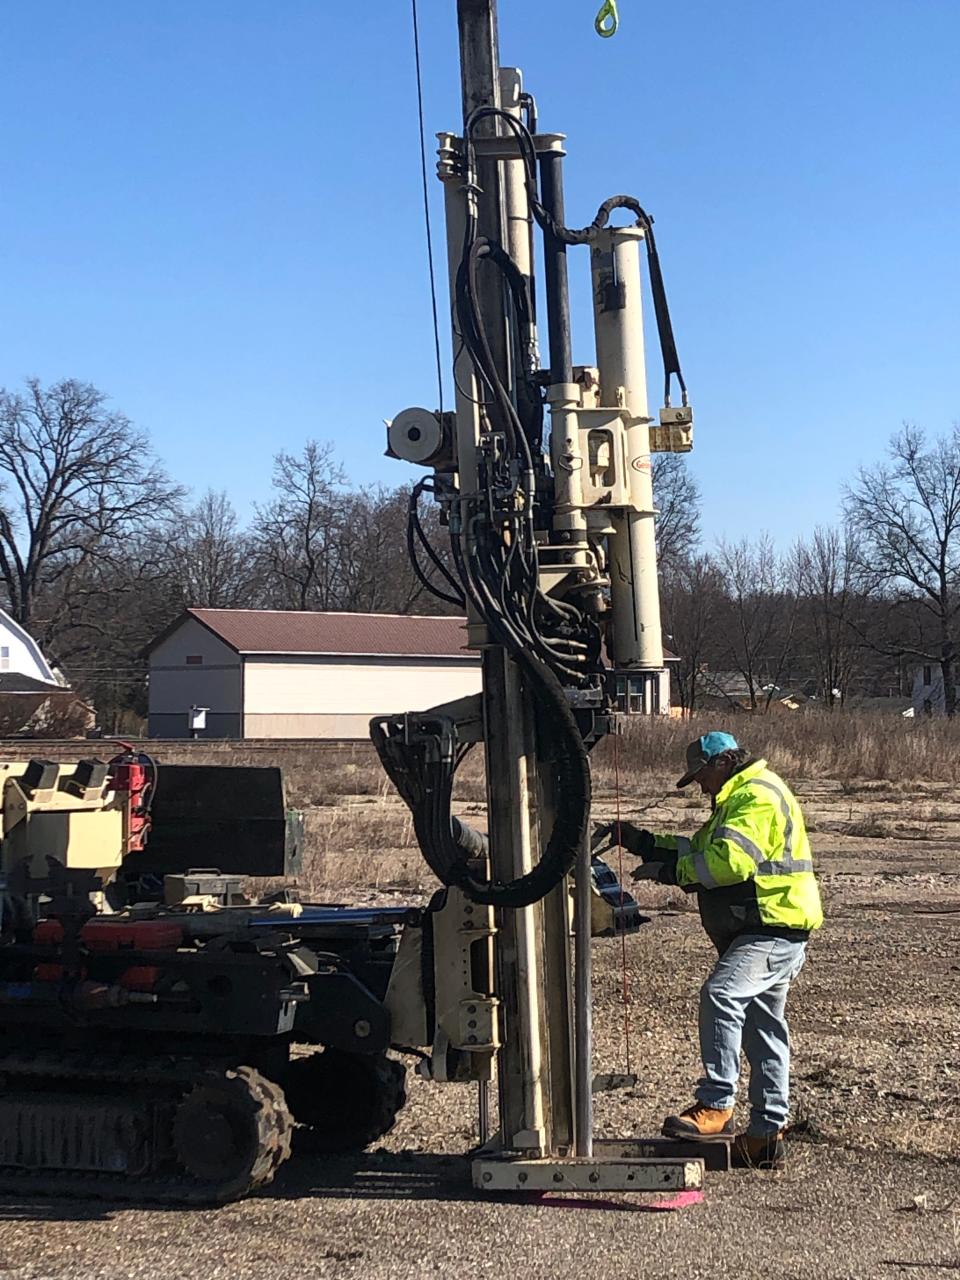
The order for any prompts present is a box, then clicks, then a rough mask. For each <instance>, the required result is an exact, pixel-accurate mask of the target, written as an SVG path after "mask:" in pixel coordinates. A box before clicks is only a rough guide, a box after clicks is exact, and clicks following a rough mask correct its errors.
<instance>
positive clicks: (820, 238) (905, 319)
mask: <svg viewBox="0 0 960 1280" xmlns="http://www.w3.org/2000/svg"><path fill="white" fill-rule="evenodd" d="M500 7H501V58H502V61H503V62H504V64H509V63H514V64H517V65H519V66H521V67H522V68H523V70H524V73H525V78H526V83H527V87H528V88H530V89H531V90H532V91H533V92H534V93H535V94H536V96H537V99H538V103H539V108H540V122H541V127H542V128H544V129H547V130H557V131H562V132H565V133H566V134H567V135H568V137H569V153H570V159H569V161H568V166H567V170H568V172H567V179H568V190H567V209H568V215H569V221H571V222H576V223H578V224H582V223H583V222H586V221H588V220H589V219H590V218H592V216H593V213H594V211H595V209H596V206H597V205H598V204H599V202H600V201H601V200H602V199H603V198H604V197H605V196H607V195H609V194H612V193H614V192H620V191H628V192H631V193H634V194H636V195H638V196H639V197H640V199H641V200H642V201H643V203H644V205H645V206H646V207H647V208H648V209H649V210H650V211H651V212H653V214H654V215H655V217H656V221H657V231H658V244H659V247H660V252H661V257H662V259H663V265H664V271H665V274H666V280H667V287H668V291H669V294H670V299H671V304H672V308H673V314H674V325H675V329H676V332H677V336H678V341H679V345H680V352H681V357H682V359H683V363H684V370H685V373H686V377H687V382H688V384H689V386H690V389H691V393H692V398H693V402H694V406H695V410H696V415H697V445H696V452H695V454H694V456H693V459H692V466H693V469H694V472H695V474H696V476H697V479H698V480H699V483H700V485H701V488H702V490H703V495H704V525H705V531H706V533H707V535H708V536H709V537H711V538H712V537H715V536H720V535H725V536H728V537H739V536H741V535H744V534H749V533H753V532H756V531H757V530H760V529H765V530H768V531H770V532H771V533H772V534H773V535H774V536H775V537H776V539H777V541H778V542H780V543H781V544H783V545H786V544H787V543H789V542H790V541H791V540H792V539H793V538H794V537H795V536H796V535H797V534H799V533H801V532H802V531H803V530H804V529H806V528H809V527H810V526H811V525H812V524H814V523H817V522H823V521H829V520H831V519H832V518H833V517H834V515H835V513H836V510H837V504H838V496H839V491H840V486H841V483H842V480H843V479H844V478H845V477H848V476H850V475H851V474H852V473H853V471H854V470H855V468H856V467H857V465H858V464H860V463H862V462H870V461H872V460H874V459H876V458H877V457H878V456H879V455H880V453H881V452H882V450H883V447H884V443H885V441H886V440H887V438H888V437H889V435H890V434H891V432H892V431H894V430H895V429H896V428H897V427H898V425H899V424H900V423H901V421H903V420H904V419H909V420H911V421H915V422H918V423H920V424H921V425H924V426H926V427H927V428H928V429H930V430H932V431H942V430H944V429H946V428H947V427H949V425H950V424H951V422H952V421H953V420H954V419H956V418H957V417H960V396H958V386H957V349H958V304H957V299H958V296H960V266H958V263H960V255H958V252H957V245H956V235H957V233H956V223H957V215H958V209H960V176H958V175H960V165H958V157H957V138H958V136H960V128H958V126H960V120H958V116H960V90H958V87H957V84H958V82H957V77H956V51H957V48H958V45H960V5H957V3H956V0H911V2H910V3H905V2H904V0H832V2H831V0H809V2H808V3H807V4H805V5H787V4H785V3H783V2H782V0H762V2H761V0H730V2H729V3H727V4H725V5H718V4H717V3H716V0H711V2H710V3H707V0H620V12H621V30H620V33H619V34H618V35H617V36H616V37H615V38H614V39H612V40H600V39H598V38H597V37H596V36H595V35H594V34H593V29H592V21H593V13H594V10H595V8H596V4H595V3H594V0H551V2H550V3H549V4H548V3H543V2H537V3H532V2H531V0H501V3H500ZM420 8H421V22H422V26H423V57H424V74H425V80H426V86H425V87H426V116H427V127H428V130H429V132H430V135H431V139H430V141H431V151H432V134H433V132H434V131H436V130H438V129H442V128H448V127H451V128H453V127H456V126H457V124H458V118H459V83H458V68H457V61H456V49H457V46H456V24H455V4H454V0H420ZM0 39H2V46H3V66H4V74H3V77H2V81H0V120H2V121H3V124H2V125H0V142H2V170H0V174H2V176H0V281H2V285H0V383H2V384H5V385H7V386H10V385H11V384H16V383H18V382H19V381H20V380H21V379H22V378H23V377H24V376H26V375H28V374H36V375H38V376H39V377H41V378H42V379H44V380H52V379H55V378H58V377H63V376H71V377H77V378H81V379H84V380H88V381H91V382H94V383H95V384H97V385H98V386H99V387H101V388H102V389H104V390H106V391H107V392H109V393H110V395H111V396H112V397H113V400H114V403H115V405H116V407H118V408H120V409H122V410H123V411H124V412H126V413H127V414H129V415H130V416H131V417H132V418H133V419H135V420H136V421H137V422H138V423H139V424H141V425H142V426H143V427H145V428H147V429H148V430H149V432H150V434H151V436H152V438H153V440H154V443H155V446H156V448H157V450H158V452H159V453H160V455H161V456H162V457H163V459H164V460H165V462H166V464H167V465H168V467H169V468H170V470H171V471H172V472H173V473H174V475H175V476H177V478H178V479H180V480H182V481H184V482H186V483H188V484H191V485H193V486H194V487H195V488H196V489H197V490H198V491H200V490H203V489H204V488H206V487H208V486H212V487H214V488H225V489H227V490H228V492H229V493H230V494H231V496H232V497H233V498H234V500H235V502H236V503H237V505H238V507H239V508H240V510H241V512H242V513H246V512H248V511H249V509H250V506H251V504H252V503H253V502H255V501H257V500H260V499H262V498H264V497H266V496H267V492H268V488H269V472H270V465H271V458H272V455H273V454H274V453H275V452H276V450H277V449H278V448H288V449H293V450H296V449H298V448H299V447H300V445H301V444H302V442H303V441H304V440H305V439H306V438H308V437H311V436H313V437H316V438H319V439H329V440H333V441H335V443H336V445H337V448H338V450H339V452H340V455H341V457H342V459H343V461H344V464H345V466H346V468H347V470H348V473H349V475H350V477H351V479H352V480H354V481H355V482H358V483H361V482H374V481H382V482H384V483H388V484H394V483H400V482H401V480H402V479H405V478H406V475H405V469H404V468H403V467H401V466H400V464H397V463H391V462H389V461H388V460H386V459H384V458H383V457H382V456H381V454H382V449H383V428H382V422H381V420H382V419H383V418H385V417H391V416H392V415H393V414H394V413H395V412H396V411H397V410H399V409H400V408H403V407H404V406H406V405H408V404H417V403H427V404H430V405H433V404H434V401H435V394H434V392H435V374H434V367H433V356H432V332H431V322H430V311H429V300H428V294H427V289H426V266H425V254H424V236H423V224H422V210H421V205H420V173H419V153H418V149H417V148H418V143H417V130H416V104H415V96H414V75H413V54H412V42H411V27H410V8H409V4H408V3H407V0H389V3H388V2H386V0H367V3H365V4H359V3H353V4H341V3H332V2H330V0H312V3H307V2H305V0H275V2H274V3H267V2H266V0H230V3H226V0H164V3H163V4H159V3H155V4H144V3H139V4H135V3H130V0H89V2H88V3H85V4H76V3H69V2H68V0H29V2H28V0H6V3H5V4H3V5H2V6H0ZM431 187H432V188H433V196H434V199H435V206H434V207H435V213H436V223H437V226H438V229H439V226H440V204H439V196H440V190H439V184H438V183H436V182H432V183H431ZM571 271H572V273H573V274H574V277H575V278H576V277H579V283H578V284H577V286H576V289H575V297H576V299H577V301H578V303H579V310H578V315H577V317H576V318H575V338H576V340H577V350H576V352H575V358H576V359H578V360H579V361H582V362H588V361H589V360H590V359H591V358H592V357H591V353H590V350H589V339H590V321H589V315H588V314H586V313H585V312H584V310H583V299H584V292H583V288H582V282H583V281H584V280H585V278H586V275H587V273H588V263H587V260H586V254H585V252H583V251H581V252H580V253H579V254H577V253H576V252H574V253H573V254H572V256H571ZM652 345H653V344H652V342H651V357H652V356H653V351H652ZM658 387H659V375H658V372H657V368H656V364H655V362H654V361H653V359H652V358H651V389H652V393H653V395H657V394H658V391H657V388H658Z"/></svg>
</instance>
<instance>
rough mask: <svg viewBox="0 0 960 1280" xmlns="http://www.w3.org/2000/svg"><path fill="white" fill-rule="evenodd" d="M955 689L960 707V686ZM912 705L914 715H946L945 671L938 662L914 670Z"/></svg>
mask: <svg viewBox="0 0 960 1280" xmlns="http://www.w3.org/2000/svg"><path fill="white" fill-rule="evenodd" d="M954 687H955V690H956V694H955V696H956V700H957V705H958V706H960V686H954ZM910 703H911V705H912V708H913V713H914V715H917V716H923V715H926V716H943V715H946V713H947V702H946V698H945V697H944V690H943V671H942V670H941V669H940V664H939V663H938V662H927V663H924V665H923V666H922V667H917V668H916V669H915V670H914V673H913V687H912V689H911V691H910Z"/></svg>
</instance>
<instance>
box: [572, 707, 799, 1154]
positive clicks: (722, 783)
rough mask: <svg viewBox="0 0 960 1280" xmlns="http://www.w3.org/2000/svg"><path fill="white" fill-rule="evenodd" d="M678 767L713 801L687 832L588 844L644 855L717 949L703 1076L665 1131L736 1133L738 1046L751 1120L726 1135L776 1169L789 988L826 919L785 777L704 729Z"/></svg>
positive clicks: (614, 833) (704, 1020) (609, 831)
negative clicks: (685, 895) (692, 897)
mask: <svg viewBox="0 0 960 1280" xmlns="http://www.w3.org/2000/svg"><path fill="white" fill-rule="evenodd" d="M686 763H687V767H686V770H685V772H684V774H683V777H682V778H681V779H680V780H679V781H678V783H677V786H678V787H687V786H689V785H690V783H691V782H697V783H698V784H699V786H700V790H701V791H702V792H703V794H704V795H707V796H709V797H710V799H711V805H712V811H711V814H710V817H709V819H708V820H707V822H705V823H704V825H703V826H702V827H701V828H700V830H699V831H698V832H697V833H696V835H694V836H692V837H690V838H689V839H688V838H687V837H685V836H676V835H655V834H653V833H652V832H650V831H644V830H641V829H639V828H638V827H636V826H634V825H633V824H632V823H628V822H624V823H620V824H616V823H611V824H608V825H606V826H605V827H601V828H600V829H599V830H598V831H597V832H596V833H595V838H594V847H598V846H599V845H600V844H601V843H603V841H604V840H606V839H610V838H612V840H613V842H615V843H619V844H620V845H622V846H623V848H625V849H626V850H627V851H628V852H630V853H633V854H635V855H636V856H638V857H639V858H641V859H642V863H643V865H642V866H641V867H639V868H638V869H637V870H636V871H635V872H634V873H633V878H634V879H655V880H657V881H659V882H660V883H661V884H676V885H680V886H681V888H683V889H685V890H687V891H689V892H695V893H696V894H697V899H698V902H699V907H700V919H701V921H702V923H703V927H704V929H705V930H706V931H707V933H708V934H709V936H710V939H711V941H712V942H713V943H714V945H715V946H716V948H717V951H718V953H719V959H718V960H717V963H716V965H715V966H714V969H713V972H712V973H711V974H710V976H709V978H708V979H707V981H706V982H705V983H704V985H703V988H702V990H701V992H700V1053H701V1056H702V1059H703V1076H702V1078H701V1080H700V1082H699V1084H698V1085H697V1087H696V1089H695V1091H694V1096H695V1102H694V1104H693V1105H692V1106H690V1107H688V1108H687V1109H686V1110H685V1111H683V1112H681V1113H680V1115H676V1116H669V1117H668V1118H667V1119H666V1121H665V1122H664V1125H663V1132H664V1134H665V1135H666V1136H668V1137H672V1138H691V1137H692V1138H701V1139H702V1138H722V1137H726V1136H727V1135H728V1134H731V1133H732V1132H733V1107H734V1102H735V1100H736V1094H737V1083H738V1080H739V1075H740V1050H741V1045H742V1047H743V1049H744V1051H745V1053H746V1057H747V1062H748V1063H749V1066H750V1085H749V1098H750V1122H749V1125H748V1127H747V1129H746V1131H745V1132H744V1133H742V1134H739V1135H737V1136H736V1137H735V1139H734V1143H733V1159H734V1163H735V1164H737V1165H738V1166H741V1167H743V1166H750V1167H755V1168H778V1167H780V1166H781V1165H782V1164H783V1162H784V1147H783V1131H784V1128H785V1126H786V1122H787V1114H788V1104H789V1072H790V1036H789V1032H788V1029H787V1022H786V1017H785V1007H786V1000H787V992H788V990H789V987H790V983H791V982H792V981H793V980H794V978H796V976H797V974H798V973H799V972H800V969H801V967H802V966H803V962H804V955H805V951H806V945H807V939H808V938H809V937H810V934H811V932H812V931H813V930H814V929H816V928H818V927H819V926H820V924H821V923H822V921H823V912H822V910H821V906H820V893H819V890H818V888H817V882H816V879H815V877H814V874H813V861H812V858H811V852H810V844H809V842H808V840H807V833H806V829H805V827H804V822H803V815H802V813H801V812H800V806H799V804H798V803H797V800H796V798H795V797H794V795H793V793H792V792H791V791H790V789H789V787H788V786H787V784H786V783H785V782H784V781H783V780H782V779H781V778H779V777H778V776H777V775H776V774H775V773H774V772H773V771H772V770H771V769H768V768H767V762H766V760H755V759H751V758H750V756H749V753H748V752H747V751H746V750H744V748H742V747H741V746H740V745H739V744H738V743H737V741H736V739H735V738H734V737H733V736H732V735H731V734H729V733H722V732H713V733H705V734H703V736H702V737H700V738H697V740H696V741H695V742H692V743H691V744H690V746H689V747H688V748H687V760H686ZM618 827H619V829H618Z"/></svg>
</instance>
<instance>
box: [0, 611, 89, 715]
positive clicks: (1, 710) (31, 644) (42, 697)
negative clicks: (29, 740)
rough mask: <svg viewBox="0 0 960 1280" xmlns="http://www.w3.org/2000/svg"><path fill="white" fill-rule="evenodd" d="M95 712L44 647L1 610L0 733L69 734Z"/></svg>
mask: <svg viewBox="0 0 960 1280" xmlns="http://www.w3.org/2000/svg"><path fill="white" fill-rule="evenodd" d="M93 723H94V713H93V710H92V708H91V707H89V706H88V705H87V704H86V703H85V702H83V701H82V700H81V699H80V698H78V697H77V695H76V694H75V693H74V692H73V691H72V690H71V689H70V688H68V687H67V685H66V683H65V681H64V680H63V679H62V678H60V677H59V675H58V673H57V672H56V671H55V670H54V669H53V667H51V666H50V664H49V662H48V661H47V659H46V658H45V657H44V656H43V653H42V651H41V649H40V646H39V645H38V644H37V642H36V640H34V638H33V636H31V635H30V634H29V633H28V632H26V631H25V630H24V629H23V627H21V626H20V624H19V623H18V622H15V621H14V620H13V618H11V617H10V615H9V614H8V613H4V611H3V610H2V609H0V737H54V738H69V737H76V736H78V735H80V734H83V733H85V732H86V731H87V730H88V729H90V728H92V727H93Z"/></svg>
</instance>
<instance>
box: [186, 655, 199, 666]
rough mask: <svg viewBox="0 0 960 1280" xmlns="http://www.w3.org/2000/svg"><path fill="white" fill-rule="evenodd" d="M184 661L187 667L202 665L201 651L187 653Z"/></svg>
mask: <svg viewBox="0 0 960 1280" xmlns="http://www.w3.org/2000/svg"><path fill="white" fill-rule="evenodd" d="M186 663H187V666H188V667H202V666H203V654H202V653H188V654H187V657H186Z"/></svg>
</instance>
